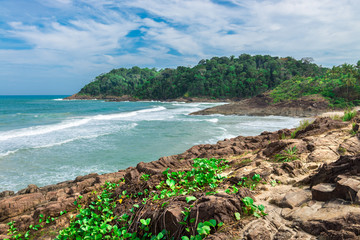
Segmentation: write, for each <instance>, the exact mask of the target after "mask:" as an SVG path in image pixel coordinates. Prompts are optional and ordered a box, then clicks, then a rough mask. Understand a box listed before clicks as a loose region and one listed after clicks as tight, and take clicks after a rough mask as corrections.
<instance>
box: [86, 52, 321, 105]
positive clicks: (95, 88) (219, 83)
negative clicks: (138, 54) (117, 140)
mask: <svg viewBox="0 0 360 240" xmlns="http://www.w3.org/2000/svg"><path fill="white" fill-rule="evenodd" d="M326 70H327V69H326V68H323V67H321V66H318V65H316V64H314V63H312V59H311V58H303V59H302V60H296V59H294V58H292V57H285V58H279V57H271V56H269V55H265V56H262V55H255V56H251V55H248V54H242V55H240V56H239V57H235V56H231V57H213V58H211V59H203V60H201V61H199V63H198V64H197V65H196V66H194V67H183V66H179V67H177V68H176V69H171V68H166V69H161V70H156V69H155V68H152V69H149V68H139V67H132V68H119V69H113V70H111V71H110V72H108V73H105V74H101V75H99V76H97V77H96V78H95V80H94V81H92V82H91V83H89V84H87V85H86V86H84V87H83V88H82V89H81V91H80V92H79V94H80V95H90V96H99V95H101V96H123V95H129V96H132V97H135V98H138V99H153V100H166V99H175V98H179V97H206V98H246V97H252V96H255V95H257V94H259V93H262V92H265V91H267V90H270V89H274V88H275V87H276V86H278V85H279V84H280V83H282V82H284V81H286V80H290V79H292V78H293V77H294V76H300V77H304V78H305V77H316V76H319V75H322V74H324V73H325V71H326Z"/></svg>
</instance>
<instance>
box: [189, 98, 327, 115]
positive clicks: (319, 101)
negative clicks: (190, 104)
mask: <svg viewBox="0 0 360 240" xmlns="http://www.w3.org/2000/svg"><path fill="white" fill-rule="evenodd" d="M329 109H330V107H329V103H328V101H327V100H325V99H324V98H322V97H320V96H304V97H301V98H299V99H296V100H289V101H283V102H278V103H273V99H272V98H271V97H270V96H269V95H268V94H260V95H258V96H256V97H253V98H250V99H244V100H241V101H239V102H234V103H230V104H226V105H221V106H216V107H212V108H207V109H204V110H201V111H198V112H195V113H192V114H193V115H210V114H224V115H249V116H269V115H276V116H291V117H311V116H317V115H320V114H322V113H324V112H327V111H329Z"/></svg>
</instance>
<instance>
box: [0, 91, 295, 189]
mask: <svg viewBox="0 0 360 240" xmlns="http://www.w3.org/2000/svg"><path fill="white" fill-rule="evenodd" d="M63 97H64V96H0V191H4V190H13V191H17V190H20V189H22V188H25V187H26V186H27V185H28V184H36V185H38V186H44V185H48V184H54V183H57V182H60V181H65V180H71V179H74V178H75V177H76V176H78V175H85V174H88V173H92V172H97V173H99V174H101V173H108V172H114V171H118V170H119V169H125V168H127V167H129V166H136V164H137V163H139V162H140V161H144V162H149V161H153V160H157V159H158V158H159V157H162V156H168V155H173V154H178V153H182V152H184V151H185V150H187V149H188V148H190V147H191V146H193V145H195V144H202V143H216V142H217V141H218V140H223V139H225V138H231V137H235V136H238V135H243V136H249V135H257V134H260V133H261V132H263V131H265V130H266V131H275V130H278V129H281V128H285V127H286V128H291V127H294V126H296V125H298V123H299V121H300V119H299V118H288V117H277V116H269V117H248V116H222V115H211V116H190V115H188V114H189V113H191V112H194V111H198V110H201V109H204V108H207V107H211V106H215V105H218V103H177V102H172V103H162V102H104V101H101V100H91V101H83V100H71V101H65V100H62V98H63Z"/></svg>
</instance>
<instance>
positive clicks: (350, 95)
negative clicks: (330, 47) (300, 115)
mask: <svg viewBox="0 0 360 240" xmlns="http://www.w3.org/2000/svg"><path fill="white" fill-rule="evenodd" d="M313 94H319V95H321V96H323V97H325V98H327V99H328V100H329V101H330V104H332V105H333V106H334V107H340V108H346V107H352V106H356V105H360V61H359V62H358V63H357V65H356V66H355V65H351V64H346V63H345V64H342V65H340V66H336V67H333V68H332V69H329V70H328V71H326V73H325V74H322V75H318V76H312V77H304V76H296V77H293V78H291V79H289V80H286V81H284V82H282V83H281V84H280V85H279V86H277V87H276V88H275V89H274V90H273V91H272V92H271V93H270V96H271V97H272V98H273V99H274V102H278V101H282V100H291V99H296V98H299V97H301V96H306V95H313Z"/></svg>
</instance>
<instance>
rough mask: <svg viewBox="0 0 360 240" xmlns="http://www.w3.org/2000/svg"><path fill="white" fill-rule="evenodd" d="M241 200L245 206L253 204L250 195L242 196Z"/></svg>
mask: <svg viewBox="0 0 360 240" xmlns="http://www.w3.org/2000/svg"><path fill="white" fill-rule="evenodd" d="M242 202H243V203H244V204H245V205H246V206H251V205H253V204H254V200H253V199H252V198H251V197H244V198H243V199H242Z"/></svg>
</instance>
